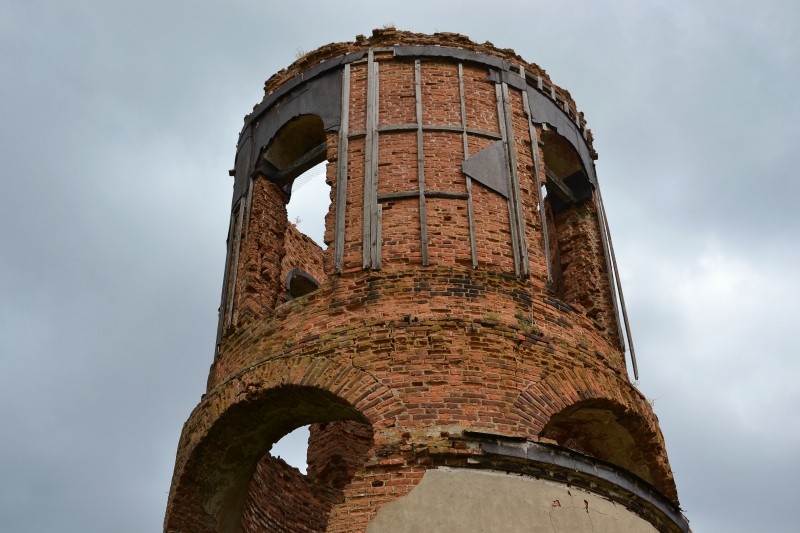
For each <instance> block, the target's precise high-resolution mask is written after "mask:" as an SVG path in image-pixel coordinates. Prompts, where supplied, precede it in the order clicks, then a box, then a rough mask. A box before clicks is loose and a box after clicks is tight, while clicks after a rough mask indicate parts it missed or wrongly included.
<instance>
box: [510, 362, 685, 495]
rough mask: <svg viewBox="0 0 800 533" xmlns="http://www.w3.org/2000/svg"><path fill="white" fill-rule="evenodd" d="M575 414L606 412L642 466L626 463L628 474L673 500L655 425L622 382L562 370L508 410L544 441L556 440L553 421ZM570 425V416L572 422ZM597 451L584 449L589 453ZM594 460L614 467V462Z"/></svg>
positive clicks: (673, 491) (590, 372) (594, 372)
mask: <svg viewBox="0 0 800 533" xmlns="http://www.w3.org/2000/svg"><path fill="white" fill-rule="evenodd" d="M580 410H587V412H588V410H592V411H596V412H603V413H606V414H607V416H608V419H609V421H611V422H613V424H611V425H610V426H613V427H614V428H618V429H620V431H621V433H623V435H621V437H622V438H625V439H628V438H630V439H632V441H633V444H635V447H636V449H637V450H638V452H639V457H638V458H639V459H640V461H641V462H642V463H643V464H641V465H638V466H637V465H634V464H633V463H629V465H628V466H629V470H631V471H632V472H634V473H635V474H637V475H639V476H640V477H642V478H643V479H645V480H646V481H648V482H649V483H651V484H652V485H653V486H655V487H656V488H657V489H658V490H660V491H661V492H662V493H663V494H664V495H665V496H667V497H668V498H670V499H671V500H672V501H674V502H677V501H678V495H677V490H676V488H675V481H674V479H673V477H672V471H671V470H670V468H669V465H668V464H667V462H666V461H665V460H664V458H666V447H665V444H664V437H663V436H662V435H661V431H660V430H659V428H658V420H657V419H656V416H655V415H654V414H653V411H652V409H651V407H650V404H648V403H647V400H646V399H645V398H644V397H643V396H642V395H641V394H639V393H638V391H636V390H635V389H633V388H632V387H630V386H629V385H628V384H627V383H625V384H620V382H619V378H618V377H617V376H616V375H614V374H611V373H604V372H599V371H597V370H590V369H586V368H575V369H571V370H565V371H563V372H559V373H557V374H552V375H550V376H548V377H547V378H545V379H543V380H542V381H539V382H536V383H533V384H531V385H530V386H528V387H527V388H526V389H525V390H523V391H522V392H521V393H520V395H519V397H518V398H517V400H516V402H514V405H513V407H512V412H513V413H515V414H516V415H517V416H519V417H520V419H521V420H523V421H524V422H525V423H526V424H528V425H530V427H532V428H534V429H535V431H536V432H537V433H539V434H540V435H541V436H542V437H548V438H552V437H553V436H556V435H559V433H558V432H557V431H555V427H556V423H557V422H558V417H559V416H561V418H562V419H566V418H567V417H569V416H570V415H574V413H576V412H578V411H580ZM576 420H577V418H576V417H574V416H573V422H574V421H576ZM554 421H555V422H554ZM551 430H552V431H551ZM607 431H611V430H610V429H609V430H607ZM624 433H627V435H624ZM611 436H612V435H610V434H607V435H603V436H602V437H604V438H610V437H611ZM600 448H602V447H591V446H589V447H588V449H589V450H592V451H594V450H598V449H600ZM584 449H586V448H584ZM595 453H596V452H595ZM590 454H592V453H590ZM592 455H593V454H592ZM599 458H600V459H604V460H608V461H611V462H614V463H616V464H620V463H619V461H616V460H614V459H615V458H614V457H601V456H600V457H599Z"/></svg>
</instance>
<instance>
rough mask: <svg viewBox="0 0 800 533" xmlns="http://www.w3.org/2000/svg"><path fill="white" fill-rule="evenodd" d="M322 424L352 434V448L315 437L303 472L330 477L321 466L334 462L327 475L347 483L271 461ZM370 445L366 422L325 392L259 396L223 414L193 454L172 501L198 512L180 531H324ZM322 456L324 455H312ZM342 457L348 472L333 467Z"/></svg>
mask: <svg viewBox="0 0 800 533" xmlns="http://www.w3.org/2000/svg"><path fill="white" fill-rule="evenodd" d="M339 421H342V422H339ZM323 424H327V425H328V426H333V427H335V426H337V425H338V424H350V425H352V427H354V428H358V439H356V440H357V442H353V439H348V437H347V435H346V434H334V433H331V432H328V433H327V434H324V433H323V434H320V436H319V437H317V440H318V441H319V442H320V443H324V445H322V444H315V445H314V447H313V448H314V449H315V450H318V451H316V452H314V453H313V454H312V453H311V449H312V447H311V446H310V447H309V465H312V464H313V465H314V471H315V472H322V471H325V470H326V468H327V469H328V470H331V467H329V466H327V465H328V464H329V463H331V462H333V463H335V464H336V465H337V466H334V467H333V470H336V471H339V472H341V471H346V475H348V476H350V477H346V478H342V477H341V476H340V477H338V478H335V479H331V478H330V477H325V476H320V475H313V474H312V473H311V468H310V467H309V474H307V475H306V474H303V473H302V472H301V471H300V470H298V469H296V468H294V467H293V466H290V465H288V464H287V463H286V462H285V461H284V460H282V459H279V458H277V457H274V456H273V455H272V454H271V450H272V447H273V445H274V444H275V443H276V442H278V441H279V440H280V439H281V438H282V437H283V436H284V435H286V434H288V433H290V432H291V431H293V430H294V429H296V428H299V427H302V426H307V425H320V426H321V425H323ZM313 427H314V426H312V428H313ZM313 431H314V430H313V429H312V437H311V439H310V440H311V442H314V436H313ZM371 445H372V427H371V425H370V423H369V422H368V420H367V419H366V418H365V417H364V415H363V414H362V413H361V412H360V411H359V410H358V409H356V408H355V407H354V406H352V405H351V404H349V403H348V402H347V401H346V400H344V399H343V398H341V397H339V396H337V395H335V394H333V393H331V392H328V391H326V390H323V389H320V388H316V387H308V386H297V385H286V386H279V387H275V388H272V389H269V390H267V391H263V392H260V393H258V396H257V397H254V398H253V399H251V400H246V401H241V402H240V403H237V404H235V405H232V406H231V407H230V408H229V409H227V410H226V412H225V414H224V415H223V416H222V417H221V418H220V419H219V420H218V421H217V422H216V423H215V424H214V426H213V427H212V428H211V430H210V431H209V432H208V434H207V436H206V437H205V438H204V440H203V444H202V446H199V447H198V448H197V450H196V454H195V455H194V457H193V459H192V464H193V465H195V466H193V467H192V474H191V476H192V477H191V479H186V480H185V482H186V483H187V490H188V492H184V493H183V495H182V496H180V497H179V498H185V497H188V498H190V500H189V501H185V500H184V501H185V504H187V505H191V500H192V499H194V498H197V499H196V500H194V501H195V502H196V503H197V504H200V506H201V508H202V510H200V509H199V508H195V510H191V511H189V512H190V513H191V515H192V516H193V517H194V518H193V522H192V523H191V524H188V525H187V524H186V523H185V522H184V525H183V526H181V527H183V528H187V527H188V528H189V529H191V530H196V531H215V532H224V533H234V532H236V533H238V532H242V531H243V532H250V531H252V532H255V531H309V532H314V531H324V530H325V524H326V523H327V519H328V513H329V511H330V509H331V507H332V506H333V505H334V504H335V503H336V502H338V501H340V500H341V498H342V490H343V488H344V487H345V486H346V485H347V483H349V482H350V480H351V479H352V477H353V475H354V474H355V472H356V471H357V470H358V469H359V468H362V467H363V465H364V463H365V462H366V457H367V453H368V450H369V449H370V447H371ZM323 449H324V450H327V451H326V452H324V453H323V452H322V451H319V450H323ZM337 450H338V451H337ZM342 458H344V459H345V460H344V463H346V464H347V465H349V466H348V468H346V469H342V468H341V467H340V465H341V464H344V463H343V459H342ZM188 487H192V488H191V489H189V488H188ZM176 505H179V506H180V505H183V503H177V504H176ZM188 509H191V507H189V508H188ZM183 516H184V515H183V514H182V513H176V514H175V515H174V517H173V518H174V519H175V520H182V519H183V518H182V517H183ZM205 524H209V525H205ZM210 524H213V526H211V525H210ZM177 529H180V528H177Z"/></svg>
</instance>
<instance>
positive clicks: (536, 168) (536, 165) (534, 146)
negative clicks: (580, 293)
mask: <svg viewBox="0 0 800 533" xmlns="http://www.w3.org/2000/svg"><path fill="white" fill-rule="evenodd" d="M522 76H523V78H524V77H525V73H524V71H523V72H522ZM522 105H523V106H524V108H525V115H526V116H527V117H528V130H529V131H530V135H531V156H532V158H533V181H534V184H535V185H536V197H537V198H538V200H539V222H540V224H541V226H542V239H543V241H544V261H545V264H546V265H547V281H548V282H549V283H550V282H552V281H553V273H552V265H550V235H549V232H548V229H547V217H546V216H545V206H544V196H543V195H542V177H541V175H540V174H539V172H540V169H541V159H539V135H538V134H537V133H536V127H535V126H534V125H533V121H532V120H531V118H532V116H531V106H530V102H529V101H528V91H522Z"/></svg>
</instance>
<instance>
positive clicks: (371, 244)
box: [362, 49, 378, 268]
mask: <svg viewBox="0 0 800 533" xmlns="http://www.w3.org/2000/svg"><path fill="white" fill-rule="evenodd" d="M376 67H377V64H376V63H375V57H374V53H373V51H372V49H370V50H369V52H368V54H367V104H366V106H367V109H366V113H367V116H366V138H365V140H364V143H365V146H364V220H363V224H364V236H363V238H364V240H363V244H362V247H363V253H362V260H363V261H362V263H363V267H364V268H373V267H375V252H376V250H375V248H376V246H375V241H376V238H377V236H376V235H375V233H376V229H377V228H376V224H377V220H376V217H377V214H376V211H377V200H376V193H377V168H378V161H377V159H378V154H377V152H378V150H377V145H378V138H377V137H378V131H377V126H378V95H377V92H378V80H377V77H378V72H377V68H376Z"/></svg>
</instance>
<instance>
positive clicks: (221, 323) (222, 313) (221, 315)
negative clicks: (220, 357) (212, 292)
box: [214, 211, 236, 359]
mask: <svg viewBox="0 0 800 533" xmlns="http://www.w3.org/2000/svg"><path fill="white" fill-rule="evenodd" d="M235 228H236V212H235V211H233V212H231V220H230V223H229V224H228V239H227V241H226V244H227V246H226V248H227V249H228V253H227V254H225V275H224V276H223V279H222V294H221V295H220V299H219V311H218V312H217V315H218V320H217V344H216V347H215V349H214V358H215V359H216V356H217V354H218V353H219V343H220V341H221V340H222V332H223V330H224V328H225V320H226V318H227V315H228V307H227V305H226V302H227V301H228V285H229V278H230V272H231V261H232V260H233V257H232V256H233V241H234V239H233V236H234V235H235Z"/></svg>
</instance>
